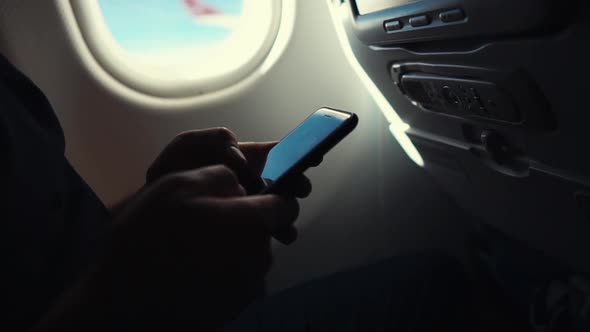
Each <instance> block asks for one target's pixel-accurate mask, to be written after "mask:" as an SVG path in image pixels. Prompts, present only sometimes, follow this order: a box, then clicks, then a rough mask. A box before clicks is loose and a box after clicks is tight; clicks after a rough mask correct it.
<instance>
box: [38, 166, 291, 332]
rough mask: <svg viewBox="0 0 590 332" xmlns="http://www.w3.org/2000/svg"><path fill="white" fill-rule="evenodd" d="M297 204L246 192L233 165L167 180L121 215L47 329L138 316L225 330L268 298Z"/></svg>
mask: <svg viewBox="0 0 590 332" xmlns="http://www.w3.org/2000/svg"><path fill="white" fill-rule="evenodd" d="M298 209H299V207H298V204H297V201H296V199H294V198H286V197H280V196H275V195H264V196H255V195H254V196H246V193H245V190H244V188H243V187H242V186H241V185H240V183H239V182H238V179H237V177H236V176H235V174H234V172H233V171H231V170H230V169H229V168H227V167H225V166H212V167H207V168H201V169H198V170H194V171H187V172H182V173H175V174H173V175H168V176H165V177H162V178H160V179H159V180H157V181H156V182H155V183H153V184H152V185H151V186H148V187H147V188H146V189H145V190H143V191H142V192H141V193H139V194H138V195H137V196H136V197H135V198H134V199H132V200H131V201H130V202H129V204H127V205H126V207H125V209H124V210H123V211H122V212H121V213H120V214H119V215H118V217H117V218H116V220H115V222H114V223H113V226H112V229H111V230H110V232H109V242H108V245H107V250H106V253H105V255H104V257H103V258H102V259H100V260H99V262H98V263H97V264H96V268H95V269H94V271H93V272H91V273H90V274H89V276H88V278H86V280H84V282H83V285H81V286H79V287H77V288H74V290H73V294H69V296H68V297H66V298H65V300H64V301H63V303H62V305H60V306H59V307H58V309H60V310H56V312H54V313H53V314H52V315H50V316H49V318H48V320H47V321H46V326H63V324H66V322H67V324H72V325H71V326H74V327H81V328H82V327H85V324H86V323H89V321H92V320H95V319H98V320H101V319H105V318H108V319H115V320H117V319H120V318H128V317H129V315H132V316H131V317H132V318H133V319H134V320H139V321H144V320H145V321H146V322H147V323H148V324H149V323H150V322H153V323H154V324H156V322H169V323H171V324H172V323H174V324H180V325H187V326H188V325H191V327H193V328H194V327H195V325H198V326H200V327H204V328H214V327H215V328H216V327H219V326H218V324H220V323H221V322H224V321H227V320H228V319H230V318H232V317H233V316H234V315H236V314H237V313H238V312H239V311H240V310H241V309H243V307H244V306H245V305H246V304H248V303H249V302H250V301H252V300H253V299H254V298H255V297H256V296H257V295H259V293H260V291H261V289H262V287H263V284H264V278H265V275H266V273H267V271H268V269H269V267H270V264H271V249H270V235H271V233H273V232H274V231H275V230H276V229H279V228H285V227H288V226H290V225H292V223H293V222H294V221H295V219H296V218H297V215H298V212H299V210H298ZM68 315H70V316H72V315H73V317H69V316H68ZM119 315H120V317H119ZM66 316H68V317H66ZM193 320H194V321H193ZM72 322H73V323H72ZM56 330H57V329H56Z"/></svg>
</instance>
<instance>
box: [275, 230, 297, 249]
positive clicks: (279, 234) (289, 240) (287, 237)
mask: <svg viewBox="0 0 590 332" xmlns="http://www.w3.org/2000/svg"><path fill="white" fill-rule="evenodd" d="M272 236H273V237H274V238H275V239H276V240H277V241H279V242H280V243H282V244H284V245H286V246H288V245H291V244H293V243H294V242H295V241H297V237H298V232H297V229H296V228H295V227H294V226H289V227H287V228H285V229H281V230H278V231H276V232H275V233H273V234H272Z"/></svg>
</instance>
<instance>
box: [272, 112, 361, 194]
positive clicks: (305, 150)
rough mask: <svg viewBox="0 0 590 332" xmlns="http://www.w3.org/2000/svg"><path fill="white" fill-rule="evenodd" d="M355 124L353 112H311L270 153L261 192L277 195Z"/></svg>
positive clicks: (352, 128)
mask: <svg viewBox="0 0 590 332" xmlns="http://www.w3.org/2000/svg"><path fill="white" fill-rule="evenodd" d="M357 124H358V117H357V116H356V114H354V113H349V112H344V111H339V110H335V109H330V108H321V109H319V110H318V111H316V112H315V113H313V114H312V115H311V116H309V117H308V118H307V119H306V120H305V121H303V122H302V123H301V124H300V125H299V126H297V127H296V128H295V129H294V130H293V131H291V132H290V133H289V134H288V135H287V136H285V138H283V139H282V140H281V141H280V142H279V143H278V144H277V145H276V146H275V147H274V148H273V149H272V150H270V152H269V154H268V158H267V160H266V164H265V166H264V170H263V172H262V178H263V180H264V182H265V183H266V185H265V186H264V188H263V189H262V190H261V193H280V192H281V190H282V189H283V186H284V184H285V183H288V182H289V180H290V179H291V178H293V177H295V176H298V175H300V174H303V172H305V171H306V170H307V168H309V167H310V165H311V164H313V162H314V161H315V160H321V159H322V158H323V156H324V155H325V154H326V153H328V151H330V150H331V149H332V148H333V147H334V146H336V144H338V143H339V142H340V141H341V140H342V139H344V137H346V136H347V135H348V134H350V133H351V132H352V131H353V130H354V129H355V128H356V126H357Z"/></svg>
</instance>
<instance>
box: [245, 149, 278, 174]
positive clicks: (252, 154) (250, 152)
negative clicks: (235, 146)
mask: <svg viewBox="0 0 590 332" xmlns="http://www.w3.org/2000/svg"><path fill="white" fill-rule="evenodd" d="M277 143H278V142H260V143H253V142H244V143H239V147H240V150H241V151H242V152H243V153H244V155H245V156H246V159H247V160H248V165H249V166H250V169H251V170H252V171H253V172H254V173H255V174H257V175H258V176H260V175H261V174H262V171H263V170H264V165H265V164H266V159H267V157H268V153H269V152H270V150H271V149H272V148H274V147H275V146H276V145H277Z"/></svg>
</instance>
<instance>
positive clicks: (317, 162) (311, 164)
mask: <svg viewBox="0 0 590 332" xmlns="http://www.w3.org/2000/svg"><path fill="white" fill-rule="evenodd" d="M323 161H324V157H323V156H320V157H317V158H314V159H312V160H311V161H310V162H309V167H317V166H319V165H320V164H321V163H322V162H323Z"/></svg>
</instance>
